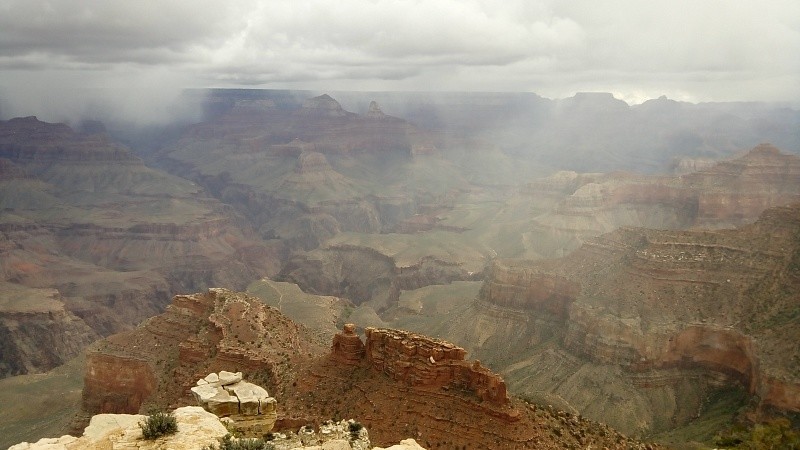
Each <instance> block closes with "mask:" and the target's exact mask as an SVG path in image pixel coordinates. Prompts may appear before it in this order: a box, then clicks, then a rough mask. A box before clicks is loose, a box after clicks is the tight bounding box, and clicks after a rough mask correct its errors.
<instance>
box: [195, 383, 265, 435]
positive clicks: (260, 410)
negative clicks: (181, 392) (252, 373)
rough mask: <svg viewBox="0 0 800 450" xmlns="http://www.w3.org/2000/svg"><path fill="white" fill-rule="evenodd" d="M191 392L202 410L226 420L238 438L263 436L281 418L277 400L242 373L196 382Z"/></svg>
mask: <svg viewBox="0 0 800 450" xmlns="http://www.w3.org/2000/svg"><path fill="white" fill-rule="evenodd" d="M191 391H192V394H193V395H194V398H195V400H196V401H197V403H198V404H199V405H200V406H202V407H203V409H205V410H206V411H208V412H211V413H214V414H215V415H216V416H217V417H227V418H228V419H229V424H230V425H229V427H230V428H233V429H234V430H236V432H237V435H238V436H247V437H259V436H262V435H263V434H264V433H266V432H269V431H271V430H272V427H273V425H275V420H276V419H277V418H278V413H277V410H276V404H277V401H276V400H275V398H273V397H270V396H269V393H268V392H267V390H266V389H264V388H262V387H261V386H258V385H255V384H253V383H248V382H246V381H243V380H242V373H241V372H236V373H232V372H228V371H225V370H223V371H220V372H219V373H218V374H217V373H210V374H208V375H206V376H205V378H201V379H199V380H197V386H194V387H192V388H191Z"/></svg>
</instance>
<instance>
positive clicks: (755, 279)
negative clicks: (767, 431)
mask: <svg viewBox="0 0 800 450" xmlns="http://www.w3.org/2000/svg"><path fill="white" fill-rule="evenodd" d="M798 230H800V206H792V207H780V208H772V209H769V210H767V211H766V212H765V213H763V214H762V216H761V218H760V219H759V220H758V221H757V222H756V223H754V224H752V225H747V226H744V227H741V228H739V229H736V230H721V231H703V232H701V231H697V232H691V231H658V230H646V229H636V228H624V229H620V230H618V231H615V232H613V233H610V234H606V235H603V236H601V237H599V238H596V239H594V240H592V241H590V242H589V243H587V244H585V245H583V246H582V247H581V248H580V249H579V250H577V251H576V252H575V253H573V254H571V255H569V256H567V257H565V258H562V259H558V260H548V261H538V262H530V261H529V262H524V261H510V260H498V261H495V263H494V264H493V266H492V269H491V272H490V277H489V279H488V280H487V281H486V282H485V284H484V287H483V289H482V292H481V298H480V299H479V301H478V302H477V303H475V305H474V306H473V308H472V310H471V311H470V312H469V314H470V317H471V319H470V320H471V321H472V326H476V327H482V328H481V329H478V328H475V329H472V330H470V324H469V323H464V322H469V321H468V320H466V319H465V320H462V321H459V323H458V324H455V323H454V324H452V325H451V326H450V327H449V330H448V332H447V333H446V335H447V336H448V337H449V338H451V339H456V337H457V339H458V342H464V343H465V347H467V348H469V349H470V351H472V352H475V353H477V354H479V355H481V357H482V358H486V359H487V360H489V362H490V363H491V364H492V366H493V367H495V368H497V369H499V370H501V371H502V372H503V373H504V374H505V377H506V379H507V380H510V384H511V386H512V387H513V388H514V389H516V390H518V392H519V390H520V389H522V392H525V391H526V390H527V391H528V392H529V394H530V395H533V396H544V398H553V397H558V396H560V398H561V400H560V401H567V402H568V403H567V404H566V405H567V406H568V405H570V404H571V405H572V406H573V407H577V408H578V410H580V411H582V412H583V413H586V414H588V415H590V417H592V414H596V412H593V410H595V411H597V412H599V410H596V409H594V407H593V406H591V405H590V404H588V403H585V402H586V399H588V398H590V397H591V396H593V395H595V394H591V395H590V393H589V391H588V389H600V392H602V391H603V389H608V390H609V391H608V392H609V394H606V395H611V397H609V398H610V399H612V400H613V399H614V398H616V399H617V401H625V402H631V403H634V404H636V405H637V406H636V408H642V411H643V412H642V413H641V414H640V419H642V420H645V422H640V423H639V424H637V422H636V419H635V418H634V417H625V418H619V417H617V418H616V419H615V418H614V417H611V416H613V415H611V416H609V417H608V418H607V420H609V421H610V422H611V423H613V424H614V425H615V426H618V427H620V428H623V429H625V430H627V431H629V432H639V433H641V432H653V431H655V430H658V429H659V428H660V429H662V430H663V429H669V427H670V426H671V427H674V426H676V424H680V423H681V422H682V421H688V420H690V417H689V416H688V415H687V412H686V411H683V410H682V408H681V407H680V405H679V403H675V402H684V403H685V404H686V405H689V404H693V405H696V408H697V409H695V411H696V412H695V414H700V413H702V412H703V411H704V410H703V406H702V401H700V400H699V399H702V398H703V397H705V396H708V395H709V392H712V391H714V390H715V389H720V388H722V387H727V388H733V387H736V386H738V387H739V389H741V390H743V391H744V392H745V393H746V394H747V395H748V396H750V397H751V398H753V399H755V401H757V405H758V406H757V408H758V410H762V409H764V408H777V409H779V410H783V411H793V412H798V411H800V397H798V396H797V395H796V393H797V392H798V389H799V388H800V379H798V377H797V373H800V367H799V366H798V360H800V356H798V355H800V345H798V344H797V343H796V339H797V338H798V336H800V334H798V333H800V325H798V323H797V321H796V320H793V319H792V318H793V317H796V314H797V304H796V298H797V297H796V292H797V289H798V287H800V273H798V267H800V265H798V264H797V262H796V261H798V260H800V256H798V255H799V254H800V233H798ZM473 316H474V317H473ZM489 316H491V317H494V318H493V319H490V318H489ZM489 320H493V321H494V322H495V323H494V324H491V325H490V324H489V322H488V321H489ZM480 324H484V325H480ZM487 355H489V356H487ZM556 361H560V362H558V363H556ZM529 364H533V365H530V366H529ZM553 364H556V365H562V366H563V367H564V368H565V370H566V372H565V373H564V374H563V375H559V376H563V377H565V378H564V379H563V380H562V383H561V384H562V386H560V387H559V386H558V383H550V382H549V381H547V380H545V379H544V378H542V377H543V375H539V373H540V372H541V373H542V374H543V373H545V372H542V371H543V370H544V369H543V367H550V366H551V365H553ZM535 365H541V366H542V367H540V368H538V369H537V368H536V366H535ZM568 367H572V368H573V369H566V368H568ZM548 370H552V371H553V372H554V373H558V372H560V371H561V370H562V369H560V368H556V367H552V368H551V369H548ZM570 371H571V372H570ZM611 373H616V375H614V377H616V378H615V380H614V381H613V382H610V384H609V385H608V386H606V388H602V387H598V386H595V384H594V383H592V382H591V378H588V377H595V378H599V379H602V378H604V377H611V376H612V375H611ZM590 374H591V375H590ZM601 374H602V375H601ZM520 377H523V378H520ZM553 377H556V375H555V374H554V375H553ZM582 377H583V378H582ZM540 378H541V381H539V382H540V383H541V384H540V385H539V388H538V389H539V390H538V391H537V389H536V388H535V387H534V385H531V384H529V383H531V382H530V381H528V383H524V382H523V380H524V379H529V380H530V379H536V380H539V379H540ZM554 379H555V378H554ZM548 380H549V378H548ZM688 380H694V381H691V382H689V381H688ZM568 390H569V391H568ZM580 392H584V394H579V393H580ZM681 392H682V394H681ZM679 395H687V396H688V397H679ZM595 396H596V395H595ZM670 396H674V397H673V399H672V400H669V403H670V404H671V405H673V406H667V405H663V402H664V401H665V400H664V399H665V398H669V397H670ZM568 399H569V400H568ZM598 400H599V399H598ZM648 403H650V404H651V406H645V405H647V404H648ZM559 404H561V405H562V407H563V406H564V405H565V404H564V403H559ZM658 404H662V406H656V405H658ZM657 411H661V413H658V412H657ZM654 412H655V413H654ZM659 414H666V416H664V417H659ZM597 418H598V419H601V417H600V416H598V417H597ZM624 421H628V423H627V424H626V423H624ZM669 423H672V425H669ZM637 429H638V431H636V430H637Z"/></svg>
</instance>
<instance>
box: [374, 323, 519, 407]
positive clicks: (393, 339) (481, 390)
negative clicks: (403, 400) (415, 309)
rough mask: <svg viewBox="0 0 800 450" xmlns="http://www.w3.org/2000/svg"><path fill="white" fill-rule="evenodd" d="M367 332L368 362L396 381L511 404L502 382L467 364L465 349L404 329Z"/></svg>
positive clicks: (501, 403) (477, 367)
mask: <svg viewBox="0 0 800 450" xmlns="http://www.w3.org/2000/svg"><path fill="white" fill-rule="evenodd" d="M364 332H365V334H366V336H367V342H366V344H365V347H366V359H367V362H368V363H369V364H370V365H371V366H372V368H373V369H375V370H377V371H379V372H383V373H385V374H387V375H389V376H390V377H392V378H394V379H395V380H397V381H400V382H403V383H406V384H409V385H411V386H427V387H435V388H448V389H449V388H457V389H464V390H467V391H470V392H472V393H474V394H475V395H476V396H477V397H478V398H479V399H480V400H481V401H482V402H487V403H488V404H491V405H493V406H498V407H503V406H507V405H508V404H509V399H508V394H507V393H506V384H505V382H504V381H503V379H502V378H500V377H499V376H498V375H496V374H494V373H492V372H491V371H490V370H489V369H487V368H485V367H482V366H481V363H480V361H472V362H470V361H465V359H464V358H465V357H466V351H464V349H463V348H460V347H457V346H455V345H453V344H451V343H449V342H444V341H438V340H435V339H431V338H429V337H427V336H421V335H418V334H414V333H409V332H406V331H402V330H389V329H376V328H367V329H366V330H364ZM516 416H517V414H516V413H515V412H514V411H511V412H509V414H508V418H509V419H510V420H515V419H516Z"/></svg>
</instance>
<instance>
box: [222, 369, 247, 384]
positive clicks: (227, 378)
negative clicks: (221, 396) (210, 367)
mask: <svg viewBox="0 0 800 450" xmlns="http://www.w3.org/2000/svg"><path fill="white" fill-rule="evenodd" d="M217 376H218V377H219V384H220V385H222V386H227V385H229V384H234V383H238V382H240V381H242V372H236V373H233V372H228V371H226V370H222V371H220V372H219V374H218V375H217Z"/></svg>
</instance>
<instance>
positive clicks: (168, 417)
mask: <svg viewBox="0 0 800 450" xmlns="http://www.w3.org/2000/svg"><path fill="white" fill-rule="evenodd" d="M139 428H141V429H142V436H143V437H144V438H145V439H147V440H153V439H157V438H159V437H161V436H166V435H168V434H173V433H175V432H176V431H178V422H177V420H175V416H174V415H172V413H171V412H163V411H153V412H151V413H150V414H148V415H147V417H146V418H145V419H144V422H139Z"/></svg>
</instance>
